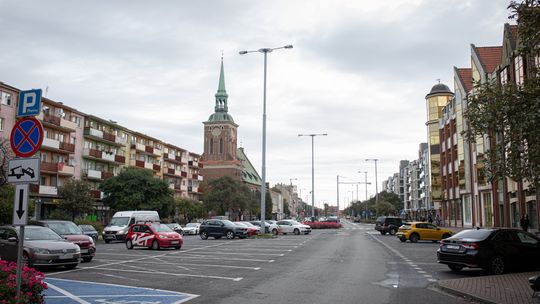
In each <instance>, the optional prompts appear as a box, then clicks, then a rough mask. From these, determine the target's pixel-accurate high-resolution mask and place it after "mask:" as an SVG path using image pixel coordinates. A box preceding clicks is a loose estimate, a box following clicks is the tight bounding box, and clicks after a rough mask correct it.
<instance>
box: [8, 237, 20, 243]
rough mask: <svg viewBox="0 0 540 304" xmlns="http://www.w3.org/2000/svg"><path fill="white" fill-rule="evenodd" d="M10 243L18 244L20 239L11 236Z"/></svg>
mask: <svg viewBox="0 0 540 304" xmlns="http://www.w3.org/2000/svg"><path fill="white" fill-rule="evenodd" d="M7 240H8V242H11V243H17V242H18V241H19V239H18V238H17V237H16V236H10V237H8V239H7Z"/></svg>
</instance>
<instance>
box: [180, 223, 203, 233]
mask: <svg viewBox="0 0 540 304" xmlns="http://www.w3.org/2000/svg"><path fill="white" fill-rule="evenodd" d="M200 226H201V224H200V223H189V224H187V225H186V226H184V234H193V235H197V234H199V227H200Z"/></svg>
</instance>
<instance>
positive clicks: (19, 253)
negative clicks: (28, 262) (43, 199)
mask: <svg viewBox="0 0 540 304" xmlns="http://www.w3.org/2000/svg"><path fill="white" fill-rule="evenodd" d="M18 242H19V244H18V245H19V249H18V250H17V274H16V275H17V280H16V282H17V289H16V292H17V293H16V295H17V302H19V299H20V298H21V281H22V280H21V275H22V266H23V260H22V258H23V242H24V226H20V227H19V239H18Z"/></svg>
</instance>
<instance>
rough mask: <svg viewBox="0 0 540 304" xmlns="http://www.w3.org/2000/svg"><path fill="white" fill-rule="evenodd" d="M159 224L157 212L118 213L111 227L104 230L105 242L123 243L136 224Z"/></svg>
mask: <svg viewBox="0 0 540 304" xmlns="http://www.w3.org/2000/svg"><path fill="white" fill-rule="evenodd" d="M140 221H145V222H159V221H160V219H159V214H158V213H157V211H144V210H140V211H118V212H116V213H115V214H114V215H113V217H112V219H111V222H110V223H109V225H107V226H106V227H105V229H103V240H105V243H110V242H111V241H123V240H124V239H125V238H126V234H127V231H128V229H129V226H131V225H132V224H135V223H136V222H140Z"/></svg>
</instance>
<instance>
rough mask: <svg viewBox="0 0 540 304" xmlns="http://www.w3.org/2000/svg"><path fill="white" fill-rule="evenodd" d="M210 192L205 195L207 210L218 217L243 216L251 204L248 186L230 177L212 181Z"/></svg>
mask: <svg viewBox="0 0 540 304" xmlns="http://www.w3.org/2000/svg"><path fill="white" fill-rule="evenodd" d="M208 188H209V190H208V191H207V193H206V194H205V195H203V203H204V207H205V209H206V210H208V211H210V210H213V211H214V212H215V213H216V214H218V215H225V213H228V214H232V215H233V217H236V216H241V215H242V214H243V213H244V211H245V210H246V208H247V206H248V205H249V202H250V190H249V189H248V188H247V186H246V185H244V184H242V183H241V182H239V181H236V180H234V179H232V178H230V177H228V176H224V177H220V178H217V179H214V180H211V181H210V182H209V183H208Z"/></svg>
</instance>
